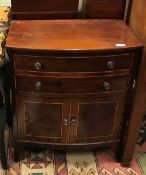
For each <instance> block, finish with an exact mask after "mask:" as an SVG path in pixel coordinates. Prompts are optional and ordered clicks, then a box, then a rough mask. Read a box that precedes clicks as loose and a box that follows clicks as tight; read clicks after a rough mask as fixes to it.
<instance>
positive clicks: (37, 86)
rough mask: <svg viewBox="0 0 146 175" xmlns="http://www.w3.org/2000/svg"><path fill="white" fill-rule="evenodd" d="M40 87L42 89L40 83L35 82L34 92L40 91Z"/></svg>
mask: <svg viewBox="0 0 146 175" xmlns="http://www.w3.org/2000/svg"><path fill="white" fill-rule="evenodd" d="M41 87H42V83H41V82H39V81H38V82H36V84H35V90H37V91H39V90H41Z"/></svg>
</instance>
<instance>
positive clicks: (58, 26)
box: [6, 19, 143, 52]
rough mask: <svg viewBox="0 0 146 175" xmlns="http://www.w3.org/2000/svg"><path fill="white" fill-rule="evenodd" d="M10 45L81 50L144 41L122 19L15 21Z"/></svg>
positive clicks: (136, 44) (131, 45)
mask: <svg viewBox="0 0 146 175" xmlns="http://www.w3.org/2000/svg"><path fill="white" fill-rule="evenodd" d="M29 26H31V28H30V29H28V28H29ZM42 29H43V30H42ZM81 31H82V32H81ZM22 33H23V35H22ZM6 46H7V48H11V49H15V48H17V49H24V50H39V51H40V50H42V51H45V50H46V51H66V52H78V51H102V50H103V51H105V50H106V51H107V50H113V49H114V50H119V49H120V50H121V49H128V48H133V49H134V48H137V47H142V46H143V44H142V43H141V42H140V41H139V40H138V39H137V37H136V36H135V35H134V34H133V33H132V32H131V30H130V28H129V27H128V26H127V25H126V24H125V23H124V21H122V20H97V19H96V20H37V21H36V20H35V21H34V20H29V21H28V20H14V21H12V22H11V25H10V29H9V37H8V38H7V42H6Z"/></svg>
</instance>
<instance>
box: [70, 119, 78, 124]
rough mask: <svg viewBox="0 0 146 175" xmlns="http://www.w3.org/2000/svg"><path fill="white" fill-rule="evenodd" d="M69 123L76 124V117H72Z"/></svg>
mask: <svg viewBox="0 0 146 175" xmlns="http://www.w3.org/2000/svg"><path fill="white" fill-rule="evenodd" d="M70 124H71V125H73V126H74V125H76V124H77V120H76V118H72V119H71V122H70Z"/></svg>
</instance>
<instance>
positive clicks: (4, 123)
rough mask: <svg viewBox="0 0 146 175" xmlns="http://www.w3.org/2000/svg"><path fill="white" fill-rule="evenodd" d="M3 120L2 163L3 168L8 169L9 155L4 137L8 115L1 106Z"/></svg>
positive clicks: (0, 127)
mask: <svg viewBox="0 0 146 175" xmlns="http://www.w3.org/2000/svg"><path fill="white" fill-rule="evenodd" d="M1 113H2V115H1V117H0V119H1V122H0V154H1V165H2V168H3V169H5V170H6V169H8V163H7V155H6V150H5V139H4V132H5V125H6V117H5V115H4V108H3V107H1Z"/></svg>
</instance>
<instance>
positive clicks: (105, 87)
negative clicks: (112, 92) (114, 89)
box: [103, 81, 111, 90]
mask: <svg viewBox="0 0 146 175" xmlns="http://www.w3.org/2000/svg"><path fill="white" fill-rule="evenodd" d="M103 87H104V89H105V90H109V89H110V88H111V83H110V82H109V81H105V82H104V83H103Z"/></svg>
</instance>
